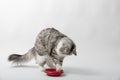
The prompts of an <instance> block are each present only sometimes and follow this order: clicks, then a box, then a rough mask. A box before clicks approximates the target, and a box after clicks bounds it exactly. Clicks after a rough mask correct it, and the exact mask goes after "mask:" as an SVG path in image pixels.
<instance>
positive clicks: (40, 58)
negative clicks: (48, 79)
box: [36, 55, 46, 71]
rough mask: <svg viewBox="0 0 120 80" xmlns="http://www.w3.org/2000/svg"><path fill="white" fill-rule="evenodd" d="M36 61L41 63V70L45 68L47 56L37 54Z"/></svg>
mask: <svg viewBox="0 0 120 80" xmlns="http://www.w3.org/2000/svg"><path fill="white" fill-rule="evenodd" d="M36 63H37V64H38V65H39V69H40V70H41V71H44V70H45V67H44V65H45V64H46V56H39V55H37V56H36Z"/></svg>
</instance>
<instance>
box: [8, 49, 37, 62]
mask: <svg viewBox="0 0 120 80" xmlns="http://www.w3.org/2000/svg"><path fill="white" fill-rule="evenodd" d="M35 55H36V54H35V48H34V47H33V48H31V49H30V50H29V51H28V52H27V53H26V54H24V55H19V54H12V55H10V56H9V57H8V61H12V62H13V63H17V64H21V63H25V62H29V61H30V60H32V59H33V58H34V57H35Z"/></svg>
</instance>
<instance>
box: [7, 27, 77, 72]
mask: <svg viewBox="0 0 120 80" xmlns="http://www.w3.org/2000/svg"><path fill="white" fill-rule="evenodd" d="M72 54H74V55H77V53H76V45H75V43H74V42H73V41H72V40H71V39H70V38H69V37H67V36H66V35H64V34H63V33H61V32H60V31H58V30H57V29H55V28H46V29H43V30H42V31H41V32H40V33H39V34H38V36H37V38H36V42H35V44H34V47H32V48H31V49H30V50H29V51H28V52H27V53H26V54H24V55H19V54H12V55H10V56H9V57H8V60H9V61H12V62H13V63H17V64H21V63H25V62H28V61H30V60H31V59H32V58H34V59H35V61H36V63H37V64H38V65H39V68H40V69H41V70H42V71H44V70H45V67H44V66H45V65H47V66H48V67H50V68H56V70H57V71H60V70H62V64H63V60H64V58H65V57H66V56H67V55H72Z"/></svg>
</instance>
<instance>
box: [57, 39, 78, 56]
mask: <svg viewBox="0 0 120 80" xmlns="http://www.w3.org/2000/svg"><path fill="white" fill-rule="evenodd" d="M56 52H57V54H58V55H60V56H67V55H72V54H73V55H77V53H76V45H75V44H74V42H73V41H72V40H70V39H69V38H67V37H65V38H63V39H61V40H60V42H59V43H58V45H57V47H56Z"/></svg>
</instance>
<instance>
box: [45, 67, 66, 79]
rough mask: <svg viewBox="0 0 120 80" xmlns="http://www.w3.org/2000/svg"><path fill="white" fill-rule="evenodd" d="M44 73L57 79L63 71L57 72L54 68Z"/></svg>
mask: <svg viewBox="0 0 120 80" xmlns="http://www.w3.org/2000/svg"><path fill="white" fill-rule="evenodd" d="M45 73H46V74H47V75H48V76H54V77H58V76H61V75H62V74H63V73H64V72H63V70H61V71H59V72H57V71H56V69H55V68H48V69H46V70H45Z"/></svg>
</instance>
